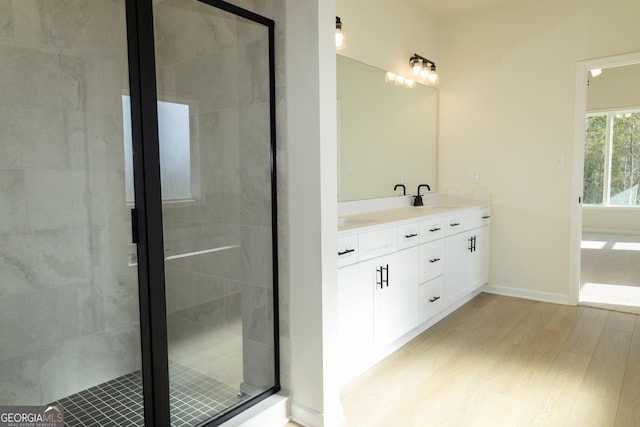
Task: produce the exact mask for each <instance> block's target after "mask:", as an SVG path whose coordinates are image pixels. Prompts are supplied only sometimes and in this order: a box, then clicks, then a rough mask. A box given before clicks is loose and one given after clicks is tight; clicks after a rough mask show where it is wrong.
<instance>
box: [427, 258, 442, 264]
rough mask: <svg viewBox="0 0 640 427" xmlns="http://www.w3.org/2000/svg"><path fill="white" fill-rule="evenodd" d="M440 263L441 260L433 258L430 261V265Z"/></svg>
mask: <svg viewBox="0 0 640 427" xmlns="http://www.w3.org/2000/svg"><path fill="white" fill-rule="evenodd" d="M438 261H440V258H431V259H430V260H429V262H430V263H434V262H438Z"/></svg>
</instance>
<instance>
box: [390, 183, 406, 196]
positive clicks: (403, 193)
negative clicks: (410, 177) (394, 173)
mask: <svg viewBox="0 0 640 427" xmlns="http://www.w3.org/2000/svg"><path fill="white" fill-rule="evenodd" d="M398 187H402V195H403V196H406V195H407V188H406V187H405V186H404V184H396V186H395V187H393V191H396V190H397V189H398Z"/></svg>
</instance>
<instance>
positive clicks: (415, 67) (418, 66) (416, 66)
mask: <svg viewBox="0 0 640 427" xmlns="http://www.w3.org/2000/svg"><path fill="white" fill-rule="evenodd" d="M420 70H422V61H421V60H419V59H414V60H412V61H411V72H412V73H413V75H414V76H418V75H419V74H420Z"/></svg>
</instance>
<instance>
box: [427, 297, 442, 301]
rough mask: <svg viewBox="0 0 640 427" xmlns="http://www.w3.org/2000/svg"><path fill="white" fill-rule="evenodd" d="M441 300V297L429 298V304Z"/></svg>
mask: <svg viewBox="0 0 640 427" xmlns="http://www.w3.org/2000/svg"><path fill="white" fill-rule="evenodd" d="M439 299H440V297H433V298H429V302H436V301H438V300H439Z"/></svg>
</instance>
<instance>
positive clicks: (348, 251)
mask: <svg viewBox="0 0 640 427" xmlns="http://www.w3.org/2000/svg"><path fill="white" fill-rule="evenodd" d="M355 251H356V250H355V249H346V250H344V251H342V252H340V251H338V256H342V255H346V254H350V253H351V252H355Z"/></svg>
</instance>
